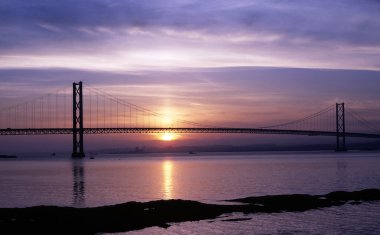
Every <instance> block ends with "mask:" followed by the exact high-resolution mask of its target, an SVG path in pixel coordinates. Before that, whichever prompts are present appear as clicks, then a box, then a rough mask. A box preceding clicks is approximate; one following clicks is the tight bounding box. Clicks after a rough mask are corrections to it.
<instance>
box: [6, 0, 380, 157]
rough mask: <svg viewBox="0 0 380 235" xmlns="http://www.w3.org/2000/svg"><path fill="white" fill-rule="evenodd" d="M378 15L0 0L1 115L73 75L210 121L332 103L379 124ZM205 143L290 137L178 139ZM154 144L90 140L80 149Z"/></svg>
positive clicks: (288, 116)
mask: <svg viewBox="0 0 380 235" xmlns="http://www.w3.org/2000/svg"><path fill="white" fill-rule="evenodd" d="M379 12H380V2H379V1H376V0H361V1H357V0H344V1H343V0H336V1H327V0H320V1H313V0H302V1H300V0H292V1H287V0H283V1H280V0H250V1H248V0H209V1H203V0H181V1H180V0H173V1H166V0H155V1H148V0H138V1H137V0H135V1H112V0H65V1H47V0H33V1H30V0H8V1H4V0H0V96H1V99H0V110H1V109H4V108H6V107H7V106H9V105H11V106H12V105H16V104H17V103H19V102H22V101H25V100H29V99H31V98H33V97H36V96H39V95H41V94H47V93H51V92H54V91H55V90H57V89H59V88H61V87H64V86H70V85H71V83H72V82H74V81H79V80H82V81H84V82H85V83H88V84H91V86H94V87H97V88H99V89H101V90H104V91H107V92H108V93H111V94H113V95H115V96H118V97H122V98H123V99H125V100H128V101H129V102H131V103H134V104H137V105H139V106H143V107H146V108H149V109H151V110H153V111H156V112H160V113H162V112H163V113H164V114H166V115H170V116H173V117H174V118H181V119H186V120H189V121H194V122H201V123H205V124H209V125H219V126H232V127H257V126H262V125H267V124H268V125H270V124H276V123H281V122H286V121H289V120H294V119H297V118H301V117H304V116H306V115H308V114H311V113H314V112H316V111H319V110H321V109H323V108H325V107H328V106H330V105H333V104H335V103H336V102H345V103H346V104H347V105H348V106H349V107H351V108H353V109H355V110H358V112H361V113H363V115H364V116H365V117H366V118H367V119H369V120H371V121H372V122H373V123H375V124H378V123H379V122H380V119H379V118H378V117H379V114H380V105H379V103H378V100H379V98H380V92H379V91H378V90H379V89H378V88H380V80H379V79H380V76H379V75H380V14H379ZM0 138H1V139H2V143H3V144H0V149H1V150H3V149H12V148H13V149H20V147H21V145H18V144H15V143H16V142H18V141H16V140H17V138H22V140H23V141H22V142H24V143H25V144H24V145H22V147H21V148H24V149H25V151H28V150H35V149H37V148H39V147H38V146H42V142H44V141H43V139H44V138H46V137H38V138H34V137H32V138H31V137H29V138H27V137H0ZM54 138H55V139H54V141H53V140H52V142H54V144H52V146H54V147H51V148H52V149H53V148H55V149H66V148H68V149H70V146H69V145H68V146H66V145H67V144H66V143H69V144H70V137H54ZM301 139H302V141H305V142H306V143H308V141H309V142H312V141H313V140H305V137H303V138H301ZM180 140H181V141H180ZM205 140H207V141H206V143H208V144H218V143H231V144H255V143H267V142H271V143H272V142H274V143H283V142H286V143H287V142H291V143H292V141H293V142H294V143H295V142H297V143H298V142H299V141H300V138H294V137H286V139H285V138H284V137H276V136H273V137H262V136H260V137H254V136H249V137H247V136H244V137H241V136H208V137H205V136H196V137H194V136H188V135H185V136H181V138H178V141H177V142H180V144H182V145H186V144H204V143H205ZM156 141H157V137H154V136H147V135H141V136H129V135H125V136H121V137H120V136H117V137H115V136H111V137H107V138H106V137H91V138H89V141H88V146H89V148H96V147H104V148H106V147H109V146H120V145H133V146H134V145H139V144H141V145H154V144H156ZM36 143H37V144H36ZM171 144H174V142H172V143H171ZM177 144H179V143H177ZM10 146H11V147H10ZM12 146H13V147H12ZM36 146H37V147H36ZM4 151H5V150H4ZM12 151H13V150H12ZM49 151H50V150H49Z"/></svg>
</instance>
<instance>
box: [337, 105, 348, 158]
mask: <svg viewBox="0 0 380 235" xmlns="http://www.w3.org/2000/svg"><path fill="white" fill-rule="evenodd" d="M336 151H337V152H344V151H347V148H346V122H345V114H344V103H341V104H338V103H337V104H336Z"/></svg>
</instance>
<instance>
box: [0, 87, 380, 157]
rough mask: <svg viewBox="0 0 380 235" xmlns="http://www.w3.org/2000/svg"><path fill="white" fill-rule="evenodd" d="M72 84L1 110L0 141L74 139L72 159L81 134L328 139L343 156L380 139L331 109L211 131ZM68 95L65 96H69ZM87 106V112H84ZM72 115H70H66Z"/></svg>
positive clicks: (338, 108) (348, 113)
mask: <svg viewBox="0 0 380 235" xmlns="http://www.w3.org/2000/svg"><path fill="white" fill-rule="evenodd" d="M86 89H87V93H86V94H85V93H84V89H83V83H82V82H78V83H73V85H72V87H71V88H70V89H68V87H65V88H63V89H59V90H57V91H55V92H54V93H50V94H47V95H43V96H40V97H37V98H34V99H31V100H29V101H26V102H23V103H20V104H17V105H14V106H10V107H7V108H4V109H0V135H53V134H58V135H60V134H71V135H72V136H73V143H72V144H73V151H72V156H73V157H84V156H85V152H84V135H85V134H109V133H240V134H279V135H283V134H285V135H306V136H333V137H335V138H336V151H346V150H347V147H346V137H350V138H373V139H380V131H379V129H378V127H377V126H376V125H374V124H373V123H372V122H370V121H368V120H366V119H365V118H363V117H362V115H360V114H359V113H358V112H357V111H355V110H352V109H349V108H347V107H345V105H344V103H336V104H334V105H331V106H329V107H327V108H325V109H323V110H321V111H319V112H316V113H313V114H311V115H308V116H306V117H303V118H300V119H297V120H294V121H291V122H286V123H281V124H276V125H270V126H263V127H255V128H236V127H219V126H210V125H205V124H201V123H196V122H191V121H187V120H182V119H172V118H171V117H169V116H167V115H164V114H160V113H157V112H154V111H152V110H149V109H146V108H144V107H141V106H138V105H135V104H132V103H129V102H127V101H125V100H124V99H120V98H118V97H116V96H113V95H110V94H108V93H106V92H104V91H101V90H99V89H97V88H95V87H92V86H91V85H87V84H86ZM68 90H70V91H68ZM84 103H86V105H87V106H84ZM71 110H72V113H71Z"/></svg>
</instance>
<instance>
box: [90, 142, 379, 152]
mask: <svg viewBox="0 0 380 235" xmlns="http://www.w3.org/2000/svg"><path fill="white" fill-rule="evenodd" d="M347 148H348V150H358V151H376V150H380V141H374V142H368V143H351V144H347ZM334 149H335V145H334V144H310V145H277V144H260V145H241V146H236V145H210V146H167V147H152V146H144V147H133V148H131V147H124V148H112V149H102V150H97V151H89V152H92V153H106V154H136V153H184V152H185V153H198V152H260V151H333V150H334Z"/></svg>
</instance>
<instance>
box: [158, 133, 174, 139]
mask: <svg viewBox="0 0 380 235" xmlns="http://www.w3.org/2000/svg"><path fill="white" fill-rule="evenodd" d="M174 139H175V135H174V134H173V133H164V134H162V135H161V140H163V141H172V140H174Z"/></svg>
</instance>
